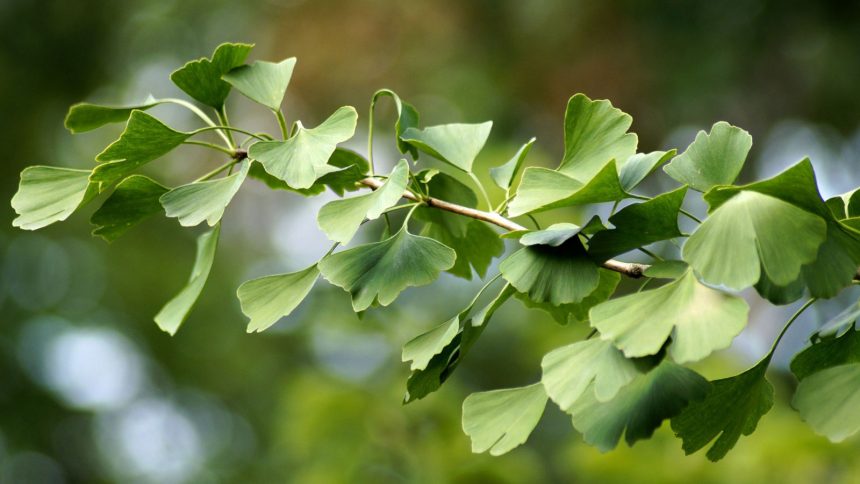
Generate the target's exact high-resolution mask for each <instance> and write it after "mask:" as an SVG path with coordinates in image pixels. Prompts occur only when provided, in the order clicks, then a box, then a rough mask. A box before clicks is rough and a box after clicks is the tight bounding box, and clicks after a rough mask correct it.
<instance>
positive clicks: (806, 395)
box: [791, 363, 860, 442]
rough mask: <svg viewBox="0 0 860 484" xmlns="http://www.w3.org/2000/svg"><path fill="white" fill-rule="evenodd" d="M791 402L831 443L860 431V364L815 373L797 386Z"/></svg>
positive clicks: (817, 431) (813, 427) (835, 367)
mask: <svg viewBox="0 0 860 484" xmlns="http://www.w3.org/2000/svg"><path fill="white" fill-rule="evenodd" d="M791 404H792V405H793V406H794V407H795V408H796V409H797V411H798V412H800V416H801V417H802V418H803V420H805V421H806V423H808V424H809V426H810V427H812V429H813V430H814V431H815V432H816V433H818V434H820V435H824V436H825V437H827V438H828V439H830V440H831V441H832V442H841V441H843V440H845V439H846V438H848V437H850V436H852V435H854V434H855V433H857V431H858V430H860V412H858V410H857V409H858V408H860V363H849V364H846V365H839V366H834V367H831V368H827V369H826V370H822V371H819V372H817V373H814V374H812V375H810V376H808V377H806V378H804V379H803V380H801V381H800V384H799V385H798V386H797V393H795V394H794V399H793V400H792V401H791Z"/></svg>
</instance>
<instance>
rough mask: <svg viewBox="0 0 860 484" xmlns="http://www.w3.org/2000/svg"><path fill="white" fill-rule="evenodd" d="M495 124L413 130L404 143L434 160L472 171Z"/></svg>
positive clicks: (455, 125) (445, 125) (490, 122)
mask: <svg viewBox="0 0 860 484" xmlns="http://www.w3.org/2000/svg"><path fill="white" fill-rule="evenodd" d="M492 128H493V122H492V121H487V122H485V123H480V124H463V123H454V124H442V125H439V126H430V127H427V128H424V129H420V130H419V129H416V128H409V129H407V130H406V131H404V132H403V136H402V138H403V140H404V141H405V142H407V143H409V144H410V145H413V146H416V147H418V149H419V150H421V151H423V152H425V153H427V154H428V155H430V156H433V157H434V158H438V159H439V160H442V161H444V162H446V163H448V164H450V165H452V166H454V167H456V168H459V169H461V170H463V171H465V172H471V171H472V163H474V161H475V158H476V157H477V156H478V153H480V152H481V149H482V148H483V147H484V144H485V143H486V142H487V138H488V137H489V136H490V130H491V129H492Z"/></svg>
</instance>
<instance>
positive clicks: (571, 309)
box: [516, 268, 621, 324]
mask: <svg viewBox="0 0 860 484" xmlns="http://www.w3.org/2000/svg"><path fill="white" fill-rule="evenodd" d="M597 271H598V272H599V273H600V281H599V282H598V283H597V288H596V289H595V290H594V291H592V292H591V294H589V295H588V296H585V298H583V300H582V301H580V302H578V303H570V304H559V305H558V306H556V305H554V304H550V303H548V302H544V303H537V302H534V301H532V300H531V299H529V296H528V294H524V293H521V292H519V293H517V294H516V297H517V299H519V300H520V301H522V303H523V304H524V305H525V307H527V308H532V309H540V310H541V311H544V312H546V313H547V314H549V315H550V316H552V318H553V319H554V320H555V321H556V322H557V323H558V324H569V323H577V322H584V321H588V311H589V310H590V309H591V308H593V307H594V306H596V305H598V304H600V303H602V302H603V301H606V300H607V299H609V298H610V297H612V294H613V293H615V288H616V287H618V283H619V282H620V281H621V274H619V273H617V272H615V271H610V270H608V269H603V268H600V269H598V270H597Z"/></svg>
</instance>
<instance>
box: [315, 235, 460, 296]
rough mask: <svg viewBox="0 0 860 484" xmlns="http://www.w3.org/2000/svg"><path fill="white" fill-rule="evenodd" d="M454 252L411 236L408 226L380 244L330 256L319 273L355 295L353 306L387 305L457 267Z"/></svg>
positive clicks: (425, 238) (425, 239)
mask: <svg viewBox="0 0 860 484" xmlns="http://www.w3.org/2000/svg"><path fill="white" fill-rule="evenodd" d="M455 258H456V254H455V253H454V251H453V250H452V249H451V248H449V247H446V246H445V245H444V244H441V243H439V242H437V241H435V240H433V239H429V238H427V237H420V236H417V235H412V234H410V233H409V232H408V231H407V230H406V228H405V227H403V228H401V229H400V231H399V232H397V233H396V234H394V235H393V236H391V237H389V238H388V239H385V240H383V241H381V242H376V243H373V244H365V245H359V246H357V247H354V248H352V249H348V250H345V251H343V252H338V253H335V254H332V255H329V256H327V257H326V258H324V259H323V260H322V261H320V263H319V268H320V272H321V273H322V275H323V276H324V277H325V278H326V279H328V280H329V281H330V282H331V283H332V284H334V285H336V286H340V287H342V288H344V289H345V290H346V291H347V292H349V293H350V294H351V295H352V307H353V309H355V310H356V311H364V310H365V309H367V308H369V307H370V306H371V305H374V304H379V305H381V306H388V305H389V304H391V303H392V302H393V301H394V300H395V299H396V298H397V296H398V294H400V292H401V291H403V290H404V289H406V288H407V287H409V286H423V285H425V284H429V283H431V282H433V281H434V280H435V279H436V278H437V277H439V273H440V272H441V271H444V270H446V269H449V268H451V266H453V265H454V259H455Z"/></svg>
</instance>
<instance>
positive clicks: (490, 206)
mask: <svg viewBox="0 0 860 484" xmlns="http://www.w3.org/2000/svg"><path fill="white" fill-rule="evenodd" d="M468 173H469V178H471V179H472V181H473V182H475V185H477V187H478V190H479V191H480V192H481V195H482V196H483V197H484V202H485V203H486V204H487V210H492V209H493V203H492V202H490V197H489V196H487V190H485V189H484V184H483V183H481V180H479V179H478V177H477V176H475V174H474V173H472V172H471V171H470V172H468Z"/></svg>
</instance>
